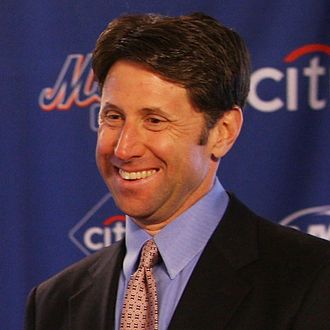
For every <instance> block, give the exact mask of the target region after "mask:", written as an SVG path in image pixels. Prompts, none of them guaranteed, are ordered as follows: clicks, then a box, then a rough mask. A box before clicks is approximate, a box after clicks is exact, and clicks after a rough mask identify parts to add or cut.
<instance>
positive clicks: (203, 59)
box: [92, 13, 250, 142]
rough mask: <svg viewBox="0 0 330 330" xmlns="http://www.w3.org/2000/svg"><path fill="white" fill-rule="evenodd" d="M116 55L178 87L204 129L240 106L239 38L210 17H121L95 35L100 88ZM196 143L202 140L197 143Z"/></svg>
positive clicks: (244, 79)
mask: <svg viewBox="0 0 330 330" xmlns="http://www.w3.org/2000/svg"><path fill="white" fill-rule="evenodd" d="M120 59H127V60H130V61H133V62H138V63H140V64H142V65H143V66H145V67H146V68H147V69H149V70H150V71H153V72H155V73H157V74H158V75H160V76H161V77H163V79H166V80H168V81H170V82H173V83H176V84H178V85H180V86H182V87H184V88H185V89H186V90H187V92H188V95H189V98H190V100H191V102H192V104H193V105H194V106H195V108H196V109H197V111H201V112H203V114H204V116H205V119H206V125H207V127H206V128H211V127H213V126H214V124H215V123H216V122H217V120H218V119H219V118H220V117H221V115H222V113H223V112H225V111H228V110H230V109H232V108H233V107H235V106H238V107H240V108H241V109H242V108H243V107H244V105H245V101H246V97H247V94H248V90H249V79H250V78H249V77H250V63H249V55H248V51H247V49H246V47H245V44H244V41H243V40H242V39H241V37H240V36H239V35H238V34H237V33H236V32H234V31H233V30H231V29H228V28H227V27H225V26H223V25H221V24H220V23H219V22H217V21H216V20H215V19H213V18H212V17H210V16H207V15H204V14H201V13H195V14H192V15H188V16H179V17H167V16H160V15H153V14H142V15H127V16H122V17H120V18H117V19H115V20H113V21H112V22H111V23H110V24H109V25H108V27H107V28H106V29H105V30H104V31H103V33H102V34H101V35H100V37H99V39H98V41H97V44H96V47H95V50H94V54H93V62H92V65H93V69H94V72H95V75H96V78H97V80H98V82H99V84H100V88H101V90H102V87H103V84H104V81H105V78H106V76H107V73H108V71H109V69H110V68H111V66H112V65H113V64H114V63H115V62H116V61H118V60H120ZM201 142H202V141H201Z"/></svg>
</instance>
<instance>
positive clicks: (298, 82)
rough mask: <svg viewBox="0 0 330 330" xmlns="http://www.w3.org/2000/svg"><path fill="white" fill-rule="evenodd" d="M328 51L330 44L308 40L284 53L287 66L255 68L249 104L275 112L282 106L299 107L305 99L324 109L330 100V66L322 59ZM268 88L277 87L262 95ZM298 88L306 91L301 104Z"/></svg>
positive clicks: (311, 107)
mask: <svg viewBox="0 0 330 330" xmlns="http://www.w3.org/2000/svg"><path fill="white" fill-rule="evenodd" d="M307 55H308V56H307ZM329 55H330V46H327V45H323V44H308V45H304V46H302V47H300V48H297V49H295V50H294V51H292V52H290V53H289V54H288V55H287V56H285V57H284V59H283V62H284V63H285V64H288V67H287V68H286V69H285V70H280V69H278V68H274V67H263V68H260V69H258V70H256V71H254V72H253V73H252V75H251V86H250V94H249V97H248V102H249V104H250V105H251V106H252V107H253V108H255V109H256V110H259V111H262V112H274V111H278V110H280V109H282V108H286V109H287V110H288V111H297V110H298V109H299V105H302V104H306V103H307V105H308V107H309V108H310V109H311V110H322V109H325V108H326V106H327V104H328V103H329V83H330V66H328V67H327V66H325V65H322V62H321V59H323V58H324V57H328V56H329ZM306 59H307V62H306ZM301 62H304V63H303V64H302V63H301ZM302 65H304V66H303V67H302ZM265 89H267V90H268V91H269V90H276V91H278V92H277V95H274V96H271V97H269V95H267V97H265V96H262V94H263V90H264V94H268V93H267V92H265ZM299 92H300V93H301V94H300V95H307V99H304V100H302V102H301V104H299ZM321 92H323V94H321Z"/></svg>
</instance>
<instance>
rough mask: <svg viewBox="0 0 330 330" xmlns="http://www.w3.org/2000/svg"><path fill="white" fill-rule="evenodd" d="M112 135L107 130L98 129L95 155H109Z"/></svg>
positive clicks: (112, 142) (112, 143)
mask: <svg viewBox="0 0 330 330" xmlns="http://www.w3.org/2000/svg"><path fill="white" fill-rule="evenodd" d="M113 140H114V139H113V134H110V132H109V129H106V128H102V127H100V128H99V132H98V137H97V144H96V154H97V155H98V156H102V155H105V154H109V153H110V152H111V151H112V149H113V145H114V141H113Z"/></svg>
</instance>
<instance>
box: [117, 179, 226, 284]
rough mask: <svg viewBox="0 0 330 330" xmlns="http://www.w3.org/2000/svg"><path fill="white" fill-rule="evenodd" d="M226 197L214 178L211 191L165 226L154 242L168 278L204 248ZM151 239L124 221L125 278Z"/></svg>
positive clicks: (223, 209)
mask: <svg viewBox="0 0 330 330" xmlns="http://www.w3.org/2000/svg"><path fill="white" fill-rule="evenodd" d="M228 200H229V198H228V195H227V193H226V192H225V190H224V189H223V187H222V185H221V184H220V182H219V180H218V179H217V178H216V180H215V183H214V185H213V187H212V189H211V190H210V191H209V192H208V194H206V195H205V196H204V197H203V198H201V199H200V200H199V201H197V202H196V203H195V204H194V205H192V206H191V207H190V208H189V209H188V210H186V211H185V212H184V213H183V214H181V215H180V216H179V217H177V218H176V219H175V220H174V221H172V222H171V223H170V224H168V225H167V226H166V227H164V228H163V229H162V230H161V231H160V232H159V233H158V234H157V235H155V236H154V240H155V242H156V244H157V247H158V250H159V252H160V255H161V257H162V260H163V262H164V264H165V267H166V270H167V272H168V274H169V276H170V278H171V279H173V278H175V277H176V276H177V274H178V273H179V272H180V271H181V270H182V269H184V267H185V266H186V265H187V264H188V263H189V262H190V261H191V260H192V259H193V258H194V257H195V256H196V255H197V254H199V253H201V252H202V250H203V249H204V247H205V245H206V243H207V241H208V240H209V238H210V237H211V235H212V233H213V231H214V230H215V228H216V227H217V225H218V223H219V222H220V219H221V218H222V216H223V214H224V212H225V209H226V207H227V204H228ZM151 238H152V236H151V235H149V234H148V233H147V232H145V231H144V230H143V229H141V228H140V227H139V226H138V225H136V224H135V222H134V221H133V220H132V219H131V218H130V217H127V219H126V248H127V253H126V256H125V260H124V264H123V271H124V275H125V277H126V278H128V277H129V276H130V275H131V274H132V273H133V272H134V270H135V269H136V267H137V260H138V258H139V253H140V250H141V248H142V246H143V244H144V243H145V242H146V241H148V240H149V239H151Z"/></svg>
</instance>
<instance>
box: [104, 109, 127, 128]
mask: <svg viewBox="0 0 330 330" xmlns="http://www.w3.org/2000/svg"><path fill="white" fill-rule="evenodd" d="M123 121H124V117H123V115H122V114H121V113H119V112H118V111H114V110H107V111H101V112H100V115H99V124H107V125H109V126H111V127H120V126H122V124H123Z"/></svg>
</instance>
